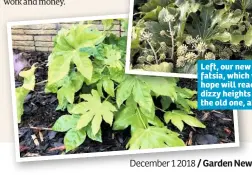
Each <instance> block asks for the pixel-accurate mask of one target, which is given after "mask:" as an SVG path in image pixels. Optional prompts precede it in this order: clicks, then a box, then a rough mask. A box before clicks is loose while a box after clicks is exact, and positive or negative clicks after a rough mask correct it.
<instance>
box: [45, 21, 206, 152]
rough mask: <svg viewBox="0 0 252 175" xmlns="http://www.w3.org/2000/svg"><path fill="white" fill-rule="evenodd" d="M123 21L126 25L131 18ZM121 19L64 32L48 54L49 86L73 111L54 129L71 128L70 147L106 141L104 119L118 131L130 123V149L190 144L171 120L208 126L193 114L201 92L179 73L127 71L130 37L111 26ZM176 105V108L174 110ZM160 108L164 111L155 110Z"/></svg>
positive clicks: (61, 104)
mask: <svg viewBox="0 0 252 175" xmlns="http://www.w3.org/2000/svg"><path fill="white" fill-rule="evenodd" d="M119 21H120V22H121V23H122V26H125V28H127V23H126V20H119ZM116 22H117V21H115V20H106V21H103V25H104V31H99V30H98V29H97V28H96V26H94V25H91V24H78V25H75V26H73V27H72V28H70V29H69V30H66V29H62V30H61V31H59V33H58V35H57V37H56V39H55V44H54V49H53V51H52V53H51V55H50V56H49V62H48V83H47V85H46V89H45V91H46V92H47V93H56V94H57V98H58V102H59V105H58V107H57V110H63V111H65V110H67V112H68V114H67V115H63V116H61V117H59V119H58V120H57V121H56V122H55V124H54V126H53V130H55V131H58V132H66V135H65V137H64V144H65V147H66V152H69V151H71V150H73V149H75V148H77V147H78V146H80V145H81V144H82V143H83V142H84V141H85V139H86V137H88V138H90V139H92V140H94V141H98V142H102V131H103V128H102V127H101V123H102V122H105V123H107V124H108V125H110V126H111V127H112V128H113V130H124V129H126V128H128V127H130V129H131V139H130V140H129V142H128V144H127V146H126V148H128V149H148V148H162V147H171V146H185V143H184V141H183V140H182V139H180V138H179V134H178V133H177V132H174V131H171V130H170V129H168V128H167V126H166V124H167V123H169V122H170V120H171V122H172V123H173V124H174V125H175V126H176V127H177V128H178V129H179V130H182V129H183V126H184V125H183V124H184V123H186V124H189V125H191V126H194V127H199V128H204V127H205V126H204V125H203V124H202V123H201V122H200V121H199V120H197V119H196V118H195V117H193V116H192V115H193V113H192V109H195V108H196V107H197V106H196V104H197V102H196V101H193V100H192V99H193V97H194V96H195V95H196V91H192V90H189V89H183V88H179V87H178V86H177V81H178V80H177V79H175V78H162V77H147V76H136V75H125V74H124V63H125V56H126V44H127V42H126V41H127V37H126V36H116V35H114V34H113V33H112V32H111V31H110V30H111V29H112V28H113V25H114V24H115V23H116ZM158 101H160V103H162V109H161V108H159V107H158V106H157V102H158ZM171 104H175V106H176V110H174V111H170V105H171ZM158 110H160V111H161V112H162V115H161V116H157V115H156V112H157V111H158ZM169 119H170V120H169Z"/></svg>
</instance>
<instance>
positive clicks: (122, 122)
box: [113, 105, 148, 132]
mask: <svg viewBox="0 0 252 175" xmlns="http://www.w3.org/2000/svg"><path fill="white" fill-rule="evenodd" d="M128 126H131V132H134V131H135V130H136V129H137V128H145V127H146V126H148V117H147V116H145V115H144V114H143V113H142V112H141V111H140V109H139V108H138V107H137V106H136V105H128V106H126V107H125V108H123V109H122V110H121V111H120V112H119V113H118V114H117V115H116V118H115V121H114V124H113V130H124V129H126V128H127V127H128Z"/></svg>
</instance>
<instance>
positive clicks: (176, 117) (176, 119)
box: [164, 110, 206, 131]
mask: <svg viewBox="0 0 252 175" xmlns="http://www.w3.org/2000/svg"><path fill="white" fill-rule="evenodd" d="M164 119H165V122H166V123H167V124H168V123H169V122H170V121H171V122H172V124H173V125H175V126H176V127H177V128H178V129H179V130H180V131H182V130H183V128H184V123H183V122H185V123H186V124H188V125H189V126H192V127H198V128H206V126H205V125H204V124H202V123H201V122H200V121H199V120H198V119H197V118H195V117H192V116H190V115H188V114H186V113H185V112H184V111H179V110H174V111H172V112H166V113H165V114H164Z"/></svg>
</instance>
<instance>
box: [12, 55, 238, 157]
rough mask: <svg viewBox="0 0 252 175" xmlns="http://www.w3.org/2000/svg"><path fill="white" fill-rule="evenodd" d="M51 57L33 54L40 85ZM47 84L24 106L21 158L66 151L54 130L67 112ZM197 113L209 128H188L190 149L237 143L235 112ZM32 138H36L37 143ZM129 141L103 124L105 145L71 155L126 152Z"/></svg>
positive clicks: (188, 83)
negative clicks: (235, 141) (48, 89)
mask: <svg viewBox="0 0 252 175" xmlns="http://www.w3.org/2000/svg"><path fill="white" fill-rule="evenodd" d="M48 55H49V54H48V53H41V52H33V53H29V58H28V60H29V62H30V63H31V64H33V63H38V65H39V67H40V68H39V69H37V71H36V82H41V81H44V80H46V79H47V67H46V64H47V58H48ZM20 84H22V83H21V81H20V80H18V79H17V80H16V86H19V85H20ZM44 85H45V84H40V85H36V87H35V91H34V92H31V93H30V94H29V95H28V97H27V98H26V100H25V103H24V114H23V116H22V122H21V124H19V144H20V156H21V157H30V156H45V155H59V154H62V153H63V152H64V145H63V138H64V133H56V132H54V131H51V130H50V128H51V127H52V126H53V124H54V123H55V121H56V120H57V119H58V118H59V117H60V116H61V115H64V114H66V113H64V112H61V111H56V110H55V109H56V107H57V105H58V103H57V98H56V95H55V94H45V93H44ZM179 85H180V86H181V87H187V88H190V89H196V88H197V86H196V82H195V80H189V79H181V80H180V82H179ZM194 112H195V114H196V117H197V118H198V119H200V120H201V121H203V123H204V124H205V125H206V129H195V128H192V127H189V126H185V129H184V131H183V132H181V133H180V134H181V138H182V139H183V140H184V141H185V142H186V143H187V145H188V146H190V145H206V144H220V143H232V142H234V140H235V138H234V125H233V114H232V111H197V110H196V111H194ZM168 127H169V128H170V129H172V130H174V131H178V130H177V129H176V128H175V127H174V126H173V125H171V124H168ZM178 132H179V131H178ZM32 137H33V138H34V137H36V138H35V140H34V139H33V138H32ZM129 138H130V132H129V129H126V130H125V131H120V132H115V131H112V129H111V128H110V126H108V125H107V124H106V123H102V140H103V143H99V142H95V141H92V140H90V139H88V138H87V139H86V141H85V142H84V144H82V145H81V146H80V147H79V148H78V149H76V150H74V151H71V152H69V153H68V154H74V153H88V152H107V151H119V150H125V146H126V144H127V142H128V140H129ZM36 141H38V142H39V146H36V145H35V142H36Z"/></svg>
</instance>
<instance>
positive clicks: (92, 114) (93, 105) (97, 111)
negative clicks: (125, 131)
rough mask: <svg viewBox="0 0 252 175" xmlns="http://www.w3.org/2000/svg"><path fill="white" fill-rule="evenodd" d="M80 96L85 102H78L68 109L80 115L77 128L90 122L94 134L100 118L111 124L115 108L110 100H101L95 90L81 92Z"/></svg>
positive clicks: (98, 127)
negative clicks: (86, 92)
mask: <svg viewBox="0 0 252 175" xmlns="http://www.w3.org/2000/svg"><path fill="white" fill-rule="evenodd" d="M80 97H81V98H83V99H84V100H85V102H82V103H80V104H78V106H75V107H73V108H72V109H71V110H70V111H69V112H71V113H73V114H80V115H81V117H80V119H79V121H78V123H77V126H76V128H77V129H78V130H79V129H82V128H84V127H86V126H87V125H88V124H89V123H91V128H92V133H93V134H94V135H96V134H97V133H98V132H99V130H100V125H101V122H102V120H104V121H105V122H106V123H108V124H110V125H112V122H113V115H114V114H113V112H115V111H117V109H116V108H115V107H114V106H113V105H112V104H111V103H110V102H108V101H104V102H101V98H100V95H99V93H98V92H97V91H96V90H92V94H82V95H80ZM82 107H83V108H82Z"/></svg>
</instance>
